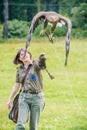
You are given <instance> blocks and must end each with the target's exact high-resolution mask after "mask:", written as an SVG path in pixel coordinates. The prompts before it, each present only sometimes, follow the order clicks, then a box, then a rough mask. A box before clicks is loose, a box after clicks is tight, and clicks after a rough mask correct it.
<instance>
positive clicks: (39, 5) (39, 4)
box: [37, 0, 41, 12]
mask: <svg viewBox="0 0 87 130" xmlns="http://www.w3.org/2000/svg"><path fill="white" fill-rule="evenodd" d="M40 10H41V3H40V0H37V12H40Z"/></svg>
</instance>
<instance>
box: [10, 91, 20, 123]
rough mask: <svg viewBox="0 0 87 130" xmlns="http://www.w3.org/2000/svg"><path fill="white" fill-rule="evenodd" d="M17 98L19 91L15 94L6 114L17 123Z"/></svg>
mask: <svg viewBox="0 0 87 130" xmlns="http://www.w3.org/2000/svg"><path fill="white" fill-rule="evenodd" d="M18 99H19V93H18V94H17V95H16V96H15V98H14V101H13V107H12V109H11V111H10V112H9V115H8V117H9V119H10V120H12V121H13V122H14V123H17V119H18Z"/></svg>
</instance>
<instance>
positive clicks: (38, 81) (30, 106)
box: [7, 49, 46, 130]
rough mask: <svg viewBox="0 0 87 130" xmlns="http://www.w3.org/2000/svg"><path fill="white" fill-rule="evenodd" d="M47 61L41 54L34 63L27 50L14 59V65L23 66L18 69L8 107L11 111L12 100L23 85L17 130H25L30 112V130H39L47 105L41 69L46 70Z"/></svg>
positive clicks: (22, 50)
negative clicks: (42, 114)
mask: <svg viewBox="0 0 87 130" xmlns="http://www.w3.org/2000/svg"><path fill="white" fill-rule="evenodd" d="M25 52H26V53H25ZM45 60H46V56H45V54H41V55H40V56H39V60H34V61H32V56H31V53H30V52H28V51H25V49H20V50H19V51H18V53H17V55H16V57H15V59H14V64H16V65H17V64H21V66H20V67H18V69H17V74H16V83H15V85H14V86H13V89H12V92H11V95H10V97H9V100H8V103H7V106H8V108H9V109H10V108H11V107H12V99H13V97H14V96H15V94H16V93H17V92H18V90H19V87H20V85H22V87H21V93H20V96H19V113H18V121H17V125H16V129H15V130H25V125H26V122H27V116H28V113H29V112H30V120H29V121H30V130H38V124H39V119H40V114H41V111H42V110H43V108H44V104H45V99H44V94H43V85H42V75H41V69H45V68H46V64H45ZM27 68H28V69H29V72H28V74H27V76H26V78H25V81H23V79H24V76H25V74H26V71H27V70H28V69H27Z"/></svg>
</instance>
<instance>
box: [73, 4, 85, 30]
mask: <svg viewBox="0 0 87 130" xmlns="http://www.w3.org/2000/svg"><path fill="white" fill-rule="evenodd" d="M72 14H73V15H72V20H73V22H74V24H75V25H76V26H78V27H79V28H82V29H83V28H84V26H85V25H87V3H81V4H80V6H79V7H74V8H72ZM84 29H87V26H86V28H84Z"/></svg>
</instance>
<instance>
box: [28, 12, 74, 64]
mask: <svg viewBox="0 0 87 130" xmlns="http://www.w3.org/2000/svg"><path fill="white" fill-rule="evenodd" d="M42 20H43V21H44V26H43V28H42V30H41V31H40V34H43V33H45V34H46V36H47V37H48V39H49V41H51V42H53V39H52V36H53V33H54V30H55V28H56V27H57V26H62V25H66V27H67V34H66V42H65V49H66V59H65V65H67V58H68V53H69V47H70V36H71V29H72V23H71V20H70V19H69V18H66V17H64V16H62V15H60V14H58V13H56V12H53V11H47V12H43V11H41V12H39V13H37V14H36V15H35V16H34V17H33V19H32V22H31V26H30V30H29V35H28V39H27V42H26V49H27V48H28V46H29V44H30V41H31V38H32V34H33V33H34V31H35V29H36V27H37V26H38V25H39V24H40V22H41V21H42ZM48 24H50V25H51V30H50V34H48V33H47V32H46V30H45V29H46V27H47V26H48Z"/></svg>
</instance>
